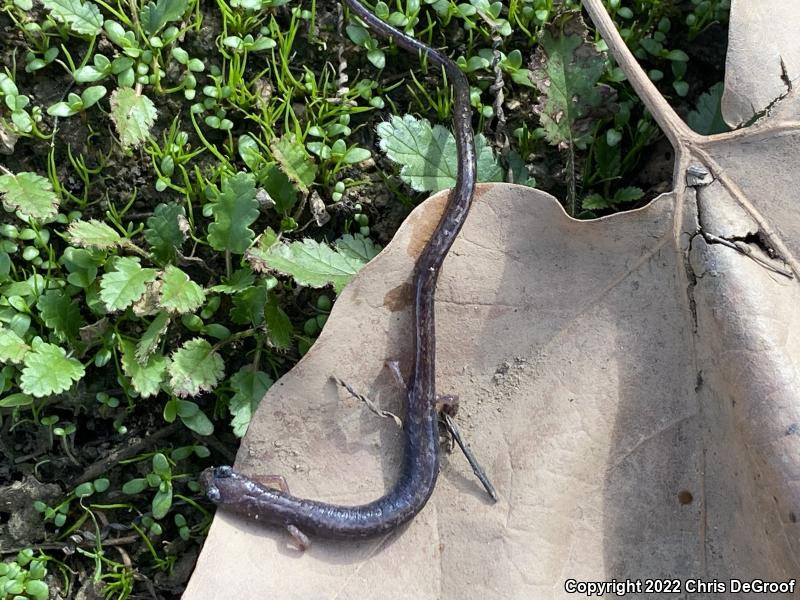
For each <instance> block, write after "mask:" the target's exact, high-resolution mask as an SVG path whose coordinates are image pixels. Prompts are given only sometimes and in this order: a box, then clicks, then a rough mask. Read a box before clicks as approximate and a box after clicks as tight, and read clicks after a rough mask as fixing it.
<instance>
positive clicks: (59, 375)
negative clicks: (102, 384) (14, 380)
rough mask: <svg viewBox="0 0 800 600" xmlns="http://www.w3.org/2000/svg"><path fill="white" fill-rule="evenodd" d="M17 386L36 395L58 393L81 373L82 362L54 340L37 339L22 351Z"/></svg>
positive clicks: (67, 387)
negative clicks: (29, 349)
mask: <svg viewBox="0 0 800 600" xmlns="http://www.w3.org/2000/svg"><path fill="white" fill-rule="evenodd" d="M24 364H25V366H24V367H23V368H22V376H21V377H20V389H21V390H22V391H23V392H24V393H26V394H30V395H31V396H35V397H36V398H43V397H44V396H49V395H51V394H60V393H61V392H65V391H67V390H68V389H69V388H71V387H72V384H73V383H75V382H76V381H78V380H79V379H81V378H82V377H83V375H84V373H85V370H84V368H83V365H82V364H81V363H80V361H78V360H75V359H74V358H71V357H67V352H66V351H65V350H64V349H63V348H61V347H59V346H56V345H55V344H48V343H45V342H42V343H40V344H39V345H38V346H36V348H34V349H33V350H31V351H30V352H28V353H27V354H26V355H25V360H24Z"/></svg>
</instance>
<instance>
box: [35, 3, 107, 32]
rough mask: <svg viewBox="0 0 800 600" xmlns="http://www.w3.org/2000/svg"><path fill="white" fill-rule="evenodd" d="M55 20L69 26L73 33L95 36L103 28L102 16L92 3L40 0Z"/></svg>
mask: <svg viewBox="0 0 800 600" xmlns="http://www.w3.org/2000/svg"><path fill="white" fill-rule="evenodd" d="M42 4H44V6H45V8H46V9H48V10H49V11H50V14H51V15H52V16H53V17H55V18H56V19H57V20H59V21H62V22H64V23H66V24H67V25H69V28H70V29H72V31H74V32H75V33H79V34H81V35H91V36H95V35H97V34H98V33H100V31H101V29H102V27H103V15H102V14H101V13H100V9H99V8H97V6H96V5H95V4H93V3H92V2H84V1H83V0H42Z"/></svg>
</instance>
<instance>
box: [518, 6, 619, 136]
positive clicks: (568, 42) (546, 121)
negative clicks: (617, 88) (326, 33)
mask: <svg viewBox="0 0 800 600" xmlns="http://www.w3.org/2000/svg"><path fill="white" fill-rule="evenodd" d="M588 38H589V31H588V29H587V28H586V24H585V23H584V22H583V19H582V18H581V16H580V13H579V12H576V11H570V12H566V13H564V14H563V15H560V16H559V17H558V18H556V19H554V21H553V22H552V23H551V24H550V25H549V26H548V27H547V28H546V29H545V31H544V33H543V34H542V36H541V38H540V39H539V46H538V47H537V48H536V52H535V54H534V55H533V59H532V61H531V65H530V76H531V81H533V83H534V85H535V86H536V88H537V89H538V90H539V98H538V104H537V105H536V106H535V107H534V110H535V111H536V112H537V113H538V114H539V118H540V120H541V123H542V127H543V128H544V132H545V139H546V140H547V141H548V142H549V143H551V144H553V145H554V146H558V147H559V148H561V149H566V148H571V147H573V146H574V147H578V148H582V147H584V146H585V144H586V143H587V142H589V141H590V140H591V139H592V135H591V132H592V127H594V124H595V123H596V117H598V116H601V115H602V114H604V113H606V112H608V109H609V106H610V105H611V101H612V100H613V96H614V91H613V90H612V89H611V88H610V87H608V86H606V85H602V84H600V83H599V81H600V77H601V76H602V75H603V71H604V69H605V66H606V60H605V57H604V55H603V53H602V52H600V51H599V50H598V49H597V46H596V45H595V44H594V42H593V41H590V40H589V39H588Z"/></svg>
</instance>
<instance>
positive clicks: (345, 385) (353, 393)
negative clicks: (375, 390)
mask: <svg viewBox="0 0 800 600" xmlns="http://www.w3.org/2000/svg"><path fill="white" fill-rule="evenodd" d="M331 379H333V380H334V381H335V382H336V383H338V384H339V385H340V386H342V387H343V388H344V389H346V390H347V391H348V392H349V393H350V395H351V396H353V397H354V398H358V399H359V400H361V401H362V402H363V403H364V404H366V406H367V408H368V409H370V410H371V411H372V412H374V413H375V414H376V415H378V416H379V417H382V418H384V419H394V422H395V423H397V426H398V427H400V428H401V429H402V428H403V421H402V420H401V419H400V417H398V416H397V415H396V414H394V413H391V412H389V411H388V410H382V409H380V408H378V407H377V405H376V404H375V403H374V402H373V401H372V400H370V399H369V398H367V397H366V396H362V395H361V394H359V393H358V392H357V391H355V390H354V389H353V388H352V387H351V386H350V384H349V383H347V382H345V381H342V380H341V379H339V378H338V377H333V376H331Z"/></svg>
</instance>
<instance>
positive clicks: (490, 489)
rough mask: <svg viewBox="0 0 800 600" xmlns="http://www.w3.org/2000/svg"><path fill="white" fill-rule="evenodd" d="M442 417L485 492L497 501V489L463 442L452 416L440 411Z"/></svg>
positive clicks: (470, 449)
mask: <svg viewBox="0 0 800 600" xmlns="http://www.w3.org/2000/svg"><path fill="white" fill-rule="evenodd" d="M442 416H443V417H444V424H445V427H447V431H449V432H450V435H452V436H453V439H454V440H455V441H456V444H458V447H459V448H461V452H463V453H464V456H465V457H466V459H467V462H468V463H469V466H470V467H472V472H473V473H475V477H477V478H478V480H479V481H480V482H481V485H483V487H484V489H485V490H486V493H487V494H489V497H490V498H491V499H492V500H493V501H494V502H497V490H496V489H495V488H494V486H493V485H492V482H491V481H490V480H489V476H488V475H486V471H485V470H484V468H483V467H482V466H481V464H480V463H479V462H478V459H477V458H475V454H474V453H473V452H472V448H470V447H469V446H468V445H467V444H466V443H465V442H464V439H463V438H462V437H461V432H460V431H459V430H458V427H457V426H456V422H455V421H454V420H453V417H451V416H450V415H448V414H447V413H442Z"/></svg>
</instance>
